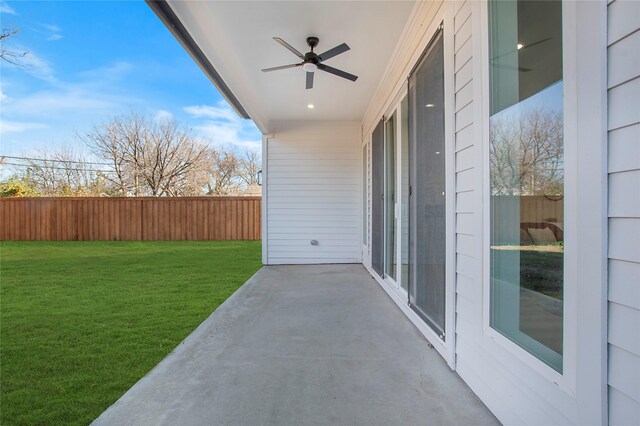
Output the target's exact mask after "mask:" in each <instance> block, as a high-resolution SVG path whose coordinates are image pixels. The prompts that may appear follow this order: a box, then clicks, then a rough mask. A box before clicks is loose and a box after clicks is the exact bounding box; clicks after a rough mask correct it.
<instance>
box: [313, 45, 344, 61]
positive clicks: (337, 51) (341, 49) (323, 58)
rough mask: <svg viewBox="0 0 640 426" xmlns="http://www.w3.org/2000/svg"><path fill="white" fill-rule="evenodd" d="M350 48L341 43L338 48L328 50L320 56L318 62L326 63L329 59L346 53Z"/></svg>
mask: <svg viewBox="0 0 640 426" xmlns="http://www.w3.org/2000/svg"><path fill="white" fill-rule="evenodd" d="M349 49H350V47H349V46H347V44H346V43H342V44H341V45H340V46H336V47H334V48H333V49H329V50H327V51H326V52H324V53H322V54H320V55H319V56H320V60H321V61H326V60H327V59H329V58H333V57H334V56H337V55H339V54H341V53H344V52H346V51H347V50H349Z"/></svg>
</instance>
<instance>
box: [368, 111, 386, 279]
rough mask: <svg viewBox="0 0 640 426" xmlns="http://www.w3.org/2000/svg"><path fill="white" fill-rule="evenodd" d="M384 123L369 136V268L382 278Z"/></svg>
mask: <svg viewBox="0 0 640 426" xmlns="http://www.w3.org/2000/svg"><path fill="white" fill-rule="evenodd" d="M383 201H384V122H383V121H380V123H379V124H378V125H377V126H376V128H375V129H374V130H373V134H372V135H371V268H373V270H374V271H375V272H376V273H377V274H378V275H379V276H380V277H383V276H384V274H383V267H384V250H383V244H384V233H383V228H384V202H383Z"/></svg>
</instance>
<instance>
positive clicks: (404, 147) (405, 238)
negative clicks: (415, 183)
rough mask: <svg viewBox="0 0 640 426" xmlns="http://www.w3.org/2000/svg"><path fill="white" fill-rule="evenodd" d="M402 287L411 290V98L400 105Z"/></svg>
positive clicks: (405, 99)
mask: <svg viewBox="0 0 640 426" xmlns="http://www.w3.org/2000/svg"><path fill="white" fill-rule="evenodd" d="M399 145H400V170H399V173H398V174H399V180H400V218H399V221H400V273H399V276H400V285H401V286H402V288H403V289H404V290H408V288H409V97H408V96H405V97H404V99H403V100H402V102H401V103H400V144H399Z"/></svg>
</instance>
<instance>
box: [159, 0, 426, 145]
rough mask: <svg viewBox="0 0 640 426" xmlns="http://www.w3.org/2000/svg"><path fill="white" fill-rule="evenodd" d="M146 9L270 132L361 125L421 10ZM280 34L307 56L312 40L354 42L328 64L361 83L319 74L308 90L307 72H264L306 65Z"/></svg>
mask: <svg viewBox="0 0 640 426" xmlns="http://www.w3.org/2000/svg"><path fill="white" fill-rule="evenodd" d="M147 3H148V4H149V6H150V7H151V8H152V9H153V10H154V12H155V13H156V14H157V15H158V16H159V17H160V19H161V20H162V21H163V22H164V23H165V25H166V26H167V27H168V28H169V30H171V32H172V33H173V34H174V36H175V37H176V38H177V39H178V41H180V43H181V44H182V46H183V47H184V48H185V49H186V50H187V51H188V52H189V54H190V55H191V56H192V57H193V59H194V60H195V61H196V63H197V64H198V65H199V66H200V68H202V70H203V71H204V72H205V73H206V74H207V76H208V77H209V79H210V80H211V81H212V82H213V84H214V85H215V86H216V87H217V88H218V90H219V91H220V93H221V94H222V95H223V96H224V97H225V98H226V99H227V101H229V103H230V104H231V106H232V107H233V108H234V109H235V110H236V112H237V113H238V114H239V115H240V116H241V117H244V118H247V117H250V118H251V119H253V120H254V122H255V123H256V125H257V126H258V128H259V129H260V130H261V131H262V132H263V133H265V134H266V133H271V132H272V131H273V130H274V129H273V128H272V123H274V122H278V121H296V120H305V121H308V120H318V121H361V120H362V118H363V116H364V114H365V111H366V109H367V106H368V105H369V102H370V101H371V98H372V97H373V96H374V94H375V92H376V89H377V88H378V86H379V84H380V79H381V77H382V75H383V74H384V71H385V69H386V68H387V67H388V66H389V61H390V59H391V57H392V55H393V52H394V50H395V49H396V47H397V44H398V41H399V39H400V36H401V34H402V32H403V30H404V28H405V26H406V25H407V21H408V20H409V17H410V15H411V11H412V10H413V8H414V7H415V2H413V1H340V2H329V1H292V2H286V1H257V2H246V1H180V0H167V1H165V0H147ZM276 36H277V37H282V38H283V39H284V40H286V41H287V42H289V43H290V44H292V45H293V46H294V47H295V48H296V49H298V50H299V51H301V52H302V53H304V52H306V51H308V48H307V46H306V44H305V40H306V38H307V37H308V36H316V37H318V38H319V39H320V43H319V45H318V47H317V48H316V51H317V52H323V51H325V50H328V49H330V48H332V47H334V46H336V45H338V44H340V43H343V42H344V43H347V44H348V45H349V46H350V48H351V50H349V51H347V52H345V53H343V54H341V55H339V56H336V57H334V58H331V59H329V60H328V61H327V62H326V63H327V65H331V66H333V67H336V68H340V69H343V70H345V71H348V72H350V73H352V74H356V75H358V77H359V78H358V80H357V81H356V82H351V81H348V80H345V79H342V78H339V77H336V76H334V75H331V74H327V73H324V72H319V71H316V76H315V79H314V80H315V81H314V87H313V89H310V90H306V89H305V73H304V71H303V70H302V68H301V67H297V68H291V69H286V70H281V71H275V72H270V73H264V72H262V71H261V69H262V68H268V67H272V66H278V65H285V64H291V63H295V62H299V61H300V60H299V59H298V58H297V57H296V56H295V55H294V54H292V53H291V52H290V51H288V50H286V49H285V48H283V47H282V46H281V45H279V44H277V43H276V42H275V41H274V40H273V37H276ZM308 104H313V105H314V108H313V109H308V108H307V105H308Z"/></svg>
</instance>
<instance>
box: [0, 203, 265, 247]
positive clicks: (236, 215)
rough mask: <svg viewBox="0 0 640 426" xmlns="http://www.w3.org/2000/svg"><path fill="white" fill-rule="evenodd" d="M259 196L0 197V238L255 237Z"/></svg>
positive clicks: (259, 226)
mask: <svg viewBox="0 0 640 426" xmlns="http://www.w3.org/2000/svg"><path fill="white" fill-rule="evenodd" d="M261 203H262V199H261V197H173V198H172V197H160V198H155V197H118V198H115V197H55V198H44V197H43V198H40V197H38V198H0V221H1V222H2V223H1V224H0V240H20V241H26V240H49V241H65V240H71V241H92V240H174V241H175V240H259V239H260V238H261V236H262V223H261Z"/></svg>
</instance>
